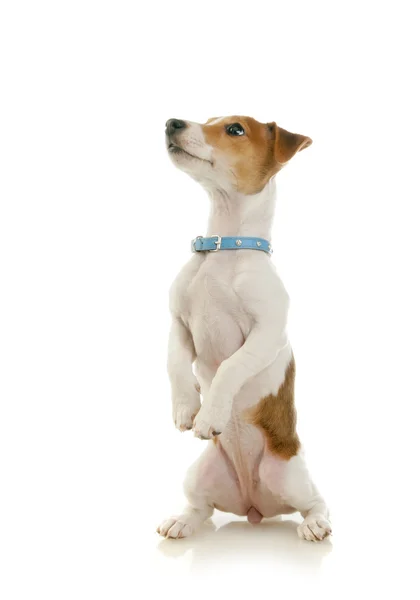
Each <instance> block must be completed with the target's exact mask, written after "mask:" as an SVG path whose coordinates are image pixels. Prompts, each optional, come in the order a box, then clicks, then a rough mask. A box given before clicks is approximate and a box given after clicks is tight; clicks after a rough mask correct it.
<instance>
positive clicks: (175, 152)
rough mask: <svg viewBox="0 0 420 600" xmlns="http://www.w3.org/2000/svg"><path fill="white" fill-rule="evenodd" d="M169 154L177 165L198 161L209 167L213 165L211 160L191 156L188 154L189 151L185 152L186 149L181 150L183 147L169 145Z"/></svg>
mask: <svg viewBox="0 0 420 600" xmlns="http://www.w3.org/2000/svg"><path fill="white" fill-rule="evenodd" d="M168 153H169V156H170V157H171V158H172V160H174V161H175V162H176V163H178V162H179V161H180V162H184V161H185V162H191V163H192V162H196V161H198V162H199V163H207V164H208V165H211V161H210V160H207V159H205V158H201V157H200V156H196V155H194V154H191V153H190V152H187V150H184V148H181V146H177V145H176V144H173V143H170V144H168Z"/></svg>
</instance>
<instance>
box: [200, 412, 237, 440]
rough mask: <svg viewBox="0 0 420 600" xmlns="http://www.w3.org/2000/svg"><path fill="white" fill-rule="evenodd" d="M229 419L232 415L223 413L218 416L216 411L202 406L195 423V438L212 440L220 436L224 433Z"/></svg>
mask: <svg viewBox="0 0 420 600" xmlns="http://www.w3.org/2000/svg"><path fill="white" fill-rule="evenodd" d="M229 417H230V414H229V415H228V414H223V412H221V413H220V414H218V413H217V412H216V411H214V410H208V409H206V407H205V406H202V407H201V409H200V410H199V412H198V415H197V416H196V418H195V419H194V423H193V430H194V434H195V436H196V437H198V438H200V439H201V440H211V439H212V438H214V437H216V436H217V435H220V434H221V433H222V432H223V431H224V429H225V427H226V425H227V423H228V421H229Z"/></svg>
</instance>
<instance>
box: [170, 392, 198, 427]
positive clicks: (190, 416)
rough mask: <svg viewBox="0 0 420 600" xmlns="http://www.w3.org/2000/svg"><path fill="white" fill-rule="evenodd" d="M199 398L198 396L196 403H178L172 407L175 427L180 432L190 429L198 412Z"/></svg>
mask: <svg viewBox="0 0 420 600" xmlns="http://www.w3.org/2000/svg"><path fill="white" fill-rule="evenodd" d="M200 406H201V403H200V397H199V396H198V398H197V401H196V402H188V403H186V402H183V401H181V402H178V403H177V404H175V405H174V409H173V418H174V423H175V427H176V428H177V429H179V430H180V431H187V430H188V429H192V426H193V421H194V418H195V416H196V414H197V413H198V411H199V410H200Z"/></svg>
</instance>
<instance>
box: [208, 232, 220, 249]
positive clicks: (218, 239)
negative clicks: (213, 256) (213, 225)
mask: <svg viewBox="0 0 420 600" xmlns="http://www.w3.org/2000/svg"><path fill="white" fill-rule="evenodd" d="M210 237H211V238H212V239H213V238H215V242H214V243H215V244H216V248H215V249H214V250H209V252H218V251H219V250H220V246H221V244H222V238H221V237H220V235H211V236H210Z"/></svg>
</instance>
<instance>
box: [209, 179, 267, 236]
mask: <svg viewBox="0 0 420 600" xmlns="http://www.w3.org/2000/svg"><path fill="white" fill-rule="evenodd" d="M208 194H209V197H210V205H211V207H210V217H209V222H208V227H207V235H208V236H210V235H220V236H252V237H261V238H264V239H266V240H271V227H272V224H273V218H274V207H275V201H276V186H275V182H274V179H272V180H270V181H269V182H268V183H267V185H266V186H265V187H264V189H263V190H261V192H259V193H258V194H254V195H252V196H246V195H244V194H241V193H239V192H230V193H227V192H225V191H223V190H220V189H209V190H208Z"/></svg>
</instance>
